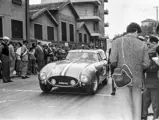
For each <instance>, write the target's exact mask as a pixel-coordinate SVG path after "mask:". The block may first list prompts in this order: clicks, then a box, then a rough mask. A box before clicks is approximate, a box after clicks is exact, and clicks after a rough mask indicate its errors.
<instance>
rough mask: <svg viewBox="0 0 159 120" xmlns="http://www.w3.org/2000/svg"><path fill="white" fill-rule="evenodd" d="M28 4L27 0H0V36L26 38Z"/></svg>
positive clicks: (14, 38) (16, 38)
mask: <svg viewBox="0 0 159 120" xmlns="http://www.w3.org/2000/svg"><path fill="white" fill-rule="evenodd" d="M28 5H29V3H28V1H27V0H0V38H2V37H3V36H8V37H9V38H11V39H12V40H15V41H16V40H17V41H18V40H27V39H28V34H27V31H28V27H27V26H28V19H27V15H28V14H27V13H28Z"/></svg>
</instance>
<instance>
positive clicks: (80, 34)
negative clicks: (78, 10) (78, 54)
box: [79, 33, 82, 43]
mask: <svg viewBox="0 0 159 120" xmlns="http://www.w3.org/2000/svg"><path fill="white" fill-rule="evenodd" d="M79 42H80V43H81V42H82V33H79Z"/></svg>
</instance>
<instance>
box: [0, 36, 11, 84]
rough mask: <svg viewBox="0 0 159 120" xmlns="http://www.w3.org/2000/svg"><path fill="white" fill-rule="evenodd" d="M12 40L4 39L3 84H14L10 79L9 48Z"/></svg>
mask: <svg viewBox="0 0 159 120" xmlns="http://www.w3.org/2000/svg"><path fill="white" fill-rule="evenodd" d="M9 41H10V38H9V37H7V36H5V37H3V42H2V49H1V61H2V79H3V83H7V82H13V81H12V80H11V79H10V60H9V47H8V43H9Z"/></svg>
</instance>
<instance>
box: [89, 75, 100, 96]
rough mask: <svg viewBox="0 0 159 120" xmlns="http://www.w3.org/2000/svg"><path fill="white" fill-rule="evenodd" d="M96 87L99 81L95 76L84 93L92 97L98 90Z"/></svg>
mask: <svg viewBox="0 0 159 120" xmlns="http://www.w3.org/2000/svg"><path fill="white" fill-rule="evenodd" d="M98 86H99V81H98V78H97V76H95V77H94V80H93V82H92V83H91V84H90V85H88V86H87V87H86V92H87V93H88V94H90V95H94V94H95V93H96V92H97V90H98Z"/></svg>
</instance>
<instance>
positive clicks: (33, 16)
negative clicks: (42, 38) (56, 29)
mask: <svg viewBox="0 0 159 120" xmlns="http://www.w3.org/2000/svg"><path fill="white" fill-rule="evenodd" d="M43 13H47V14H48V16H49V17H50V18H51V20H52V21H53V22H54V23H55V24H56V25H58V22H57V21H56V19H55V18H54V17H53V16H52V14H51V13H50V12H49V11H48V10H47V8H43V9H39V10H30V11H29V16H30V19H31V20H34V19H36V18H37V17H39V16H40V15H41V14H43Z"/></svg>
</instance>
